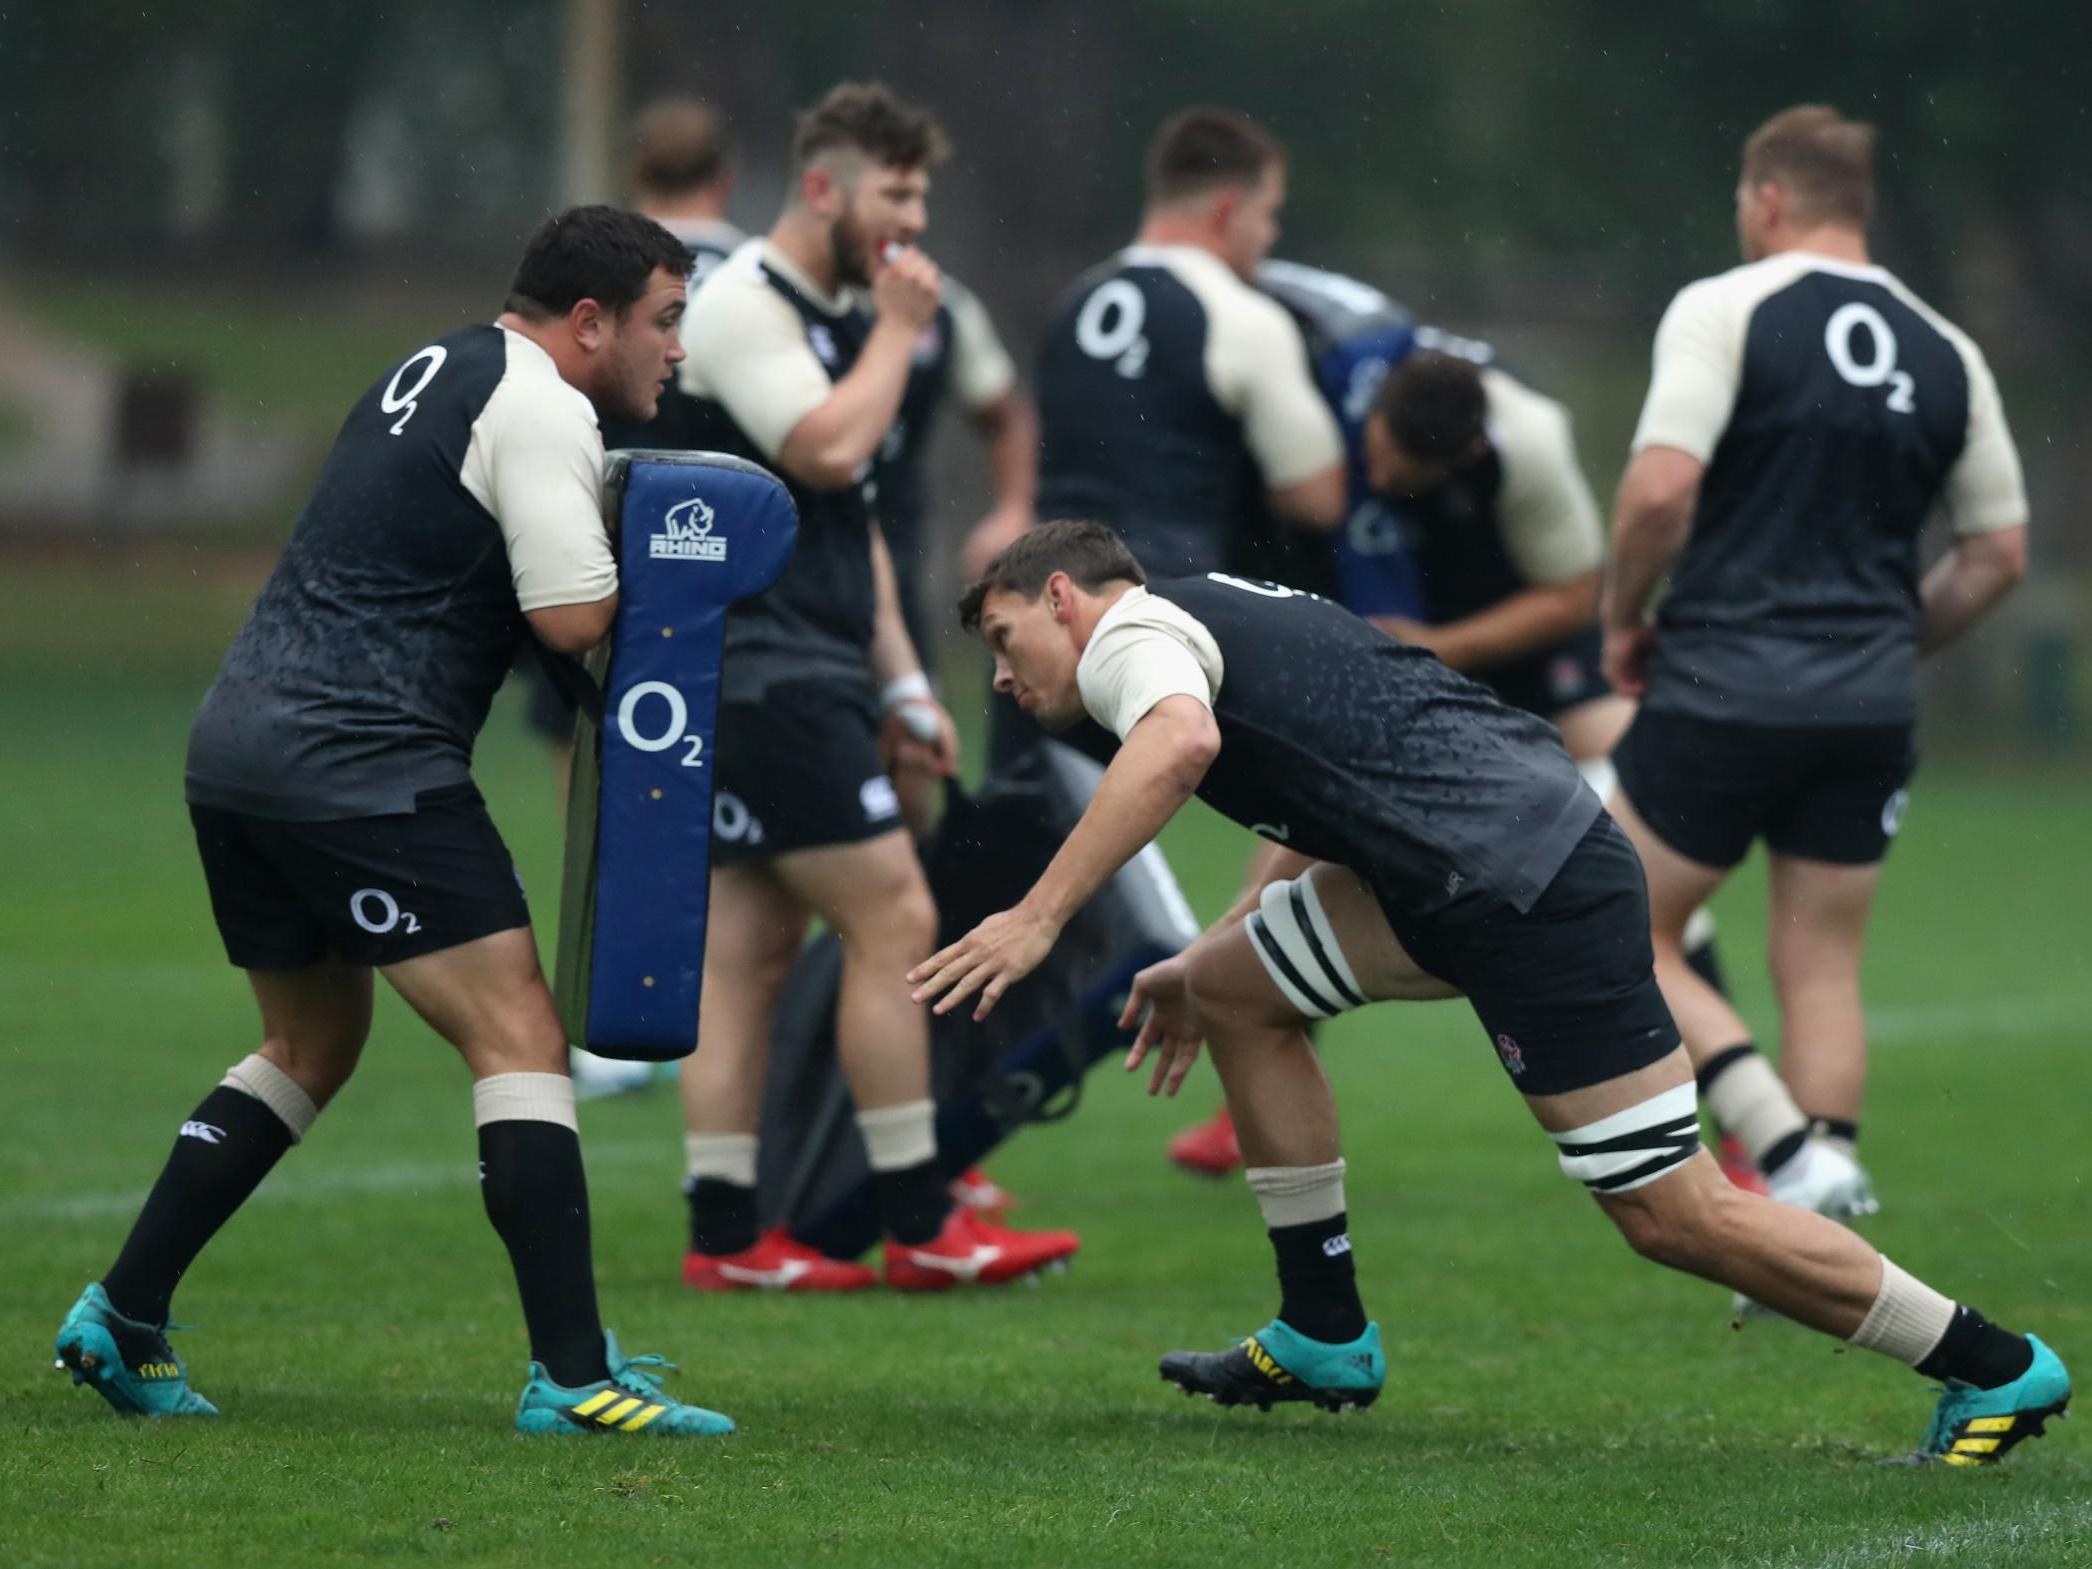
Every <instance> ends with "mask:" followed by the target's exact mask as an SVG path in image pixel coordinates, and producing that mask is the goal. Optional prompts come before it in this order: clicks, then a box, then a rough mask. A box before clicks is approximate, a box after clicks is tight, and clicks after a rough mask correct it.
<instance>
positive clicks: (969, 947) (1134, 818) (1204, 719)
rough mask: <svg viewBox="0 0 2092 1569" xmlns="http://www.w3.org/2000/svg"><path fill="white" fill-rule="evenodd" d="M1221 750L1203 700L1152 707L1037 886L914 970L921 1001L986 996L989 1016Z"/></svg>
mask: <svg viewBox="0 0 2092 1569" xmlns="http://www.w3.org/2000/svg"><path fill="white" fill-rule="evenodd" d="M1219 755H1220V728H1219V726H1218V725H1216V724H1215V723H1214V720H1213V711H1212V710H1211V709H1209V708H1208V707H1206V705H1205V704H1204V703H1201V702H1200V701H1199V700H1198V699H1197V698H1195V697H1189V696H1186V695H1184V694H1182V693H1178V694H1175V695H1172V696H1169V697H1165V698H1164V699H1163V700H1162V701H1161V702H1159V703H1157V704H1156V705H1155V706H1154V707H1153V708H1151V709H1149V710H1148V712H1147V714H1146V715H1145V716H1143V717H1142V719H1141V720H1140V722H1139V723H1138V724H1136V725H1134V726H1133V728H1132V729H1131V730H1129V731H1128V732H1127V734H1126V739H1125V742H1124V743H1123V744H1122V745H1121V746H1120V747H1119V751H1118V755H1117V756H1116V757H1114V758H1113V759H1112V760H1111V766H1110V767H1109V768H1107V769H1106V770H1105V771H1104V778H1103V780H1102V781H1101V782H1100V783H1099V784H1098V786H1097V793H1096V795H1095V796H1093V797H1092V798H1091V800H1090V804H1089V808H1088V810H1086V811H1085V812H1084V813H1083V814H1082V820H1081V821H1080V822H1078V823H1077V824H1076V825H1075V829H1074V832H1072V833H1070V834H1069V835H1068V839H1067V842H1066V843H1065V844H1063V845H1062V846H1061V847H1060V852H1059V853H1058V854H1057V855H1055V856H1054V858H1053V860H1052V862H1051V864H1049V865H1048V866H1047V868H1046V870H1045V871H1044V872H1043V873H1042V874H1041V875H1040V877H1039V880H1038V882H1036V883H1035V884H1033V885H1032V890H1031V892H1030V893H1028V894H1026V895H1025V896H1024V898H1023V900H1022V902H1020V903H1019V904H1018V905H1016V906H1015V907H1014V908H1013V909H1008V910H1004V911H1002V912H1001V913H1000V914H996V915H991V916H989V917H988V918H987V919H986V920H985V921H983V922H981V924H980V925H978V926H976V927H975V928H974V929H973V930H972V931H970V932H968V933H967V934H966V935H965V936H964V937H961V938H960V939H959V940H958V941H957V942H955V943H953V944H952V945H951V946H950V947H949V948H945V949H943V950H942V951H940V952H938V953H934V954H932V955H930V957H929V958H927V959H925V960H924V961H923V962H922V963H921V964H918V965H917V966H916V967H915V968H914V969H912V970H910V971H909V972H908V981H909V984H910V985H912V986H913V987H914V988H915V991H914V992H913V994H912V996H913V1000H914V1001H916V1002H930V1003H934V1007H935V1011H936V1012H937V1013H940V1014H945V1013H950V1012H951V1011H952V1010H953V1009H954V1008H956V1007H958V1006H959V1004H960V1003H962V1002H964V1001H965V1000H966V999H967V998H968V997H971V996H973V995H974V994H975V993H976V992H978V993H980V1002H979V1004H978V1005H977V1006H976V1007H975V1008H974V1010H973V1016H974V1018H976V1019H985V1018H986V1017H987V1016H988V1013H989V1010H991V1009H992V1008H993V1007H994V1006H995V1004H996V1003H997V1002H998V1001H1000V1000H1001V998H1002V994H1003V993H1004V992H1006V991H1008V990H1009V989H1010V987H1012V986H1014V985H1015V984H1016V983H1017V982H1018V981H1021V980H1022V979H1024V977H1025V976H1027V975H1029V974H1030V973H1031V972H1032V971H1033V970H1035V969H1037V968H1038V966H1039V963H1040V961H1042V960H1043V959H1044V958H1045V957H1046V955H1047V954H1048V953H1049V952H1051V951H1052V948H1053V944H1054V940H1055V939H1056V938H1057V937H1059V936H1060V933H1061V928H1062V927H1064V926H1066V925H1067V924H1068V922H1069V920H1070V919H1071V918H1072V917H1073V916H1074V914H1075V912H1076V911H1077V910H1079V909H1081V908H1082V906H1083V904H1084V903H1085V902H1087V901H1088V899H1089V898H1090V896H1091V895H1092V894H1094V893H1096V891H1097V890H1098V889H1099V888H1102V887H1103V886H1104V885H1105V883H1106V882H1108V881H1110V880H1111V878H1112V876H1113V875H1114V874H1115V873H1116V872H1117V871H1118V870H1119V868H1120V867H1122V866H1124V865H1125V864H1126V863H1127V862H1128V861H1130V860H1132V859H1133V857H1134V856H1136V855H1138V854H1139V853H1140V852H1141V850H1142V849H1143V848H1145V847H1146V846H1147V845H1148V844H1149V843H1151V842H1152V841H1153V840H1154V838H1155V836H1156V835H1157V834H1159V833H1161V832H1162V829H1163V827H1164V825H1165V824H1167V823H1168V822H1169V820H1170V819H1171V818H1172V817H1174V816H1176V814H1177V810H1178V808H1180V807H1182V806H1183V804H1184V803H1185V802H1186V801H1188V800H1190V799H1191V796H1192V792H1193V791H1195V790H1197V789H1198V787H1199V782H1200V781H1201V780H1202V779H1204V778H1205V777H1206V770H1207V769H1208V768H1210V767H1212V766H1213V759H1214V758H1216V757H1218V756H1219Z"/></svg>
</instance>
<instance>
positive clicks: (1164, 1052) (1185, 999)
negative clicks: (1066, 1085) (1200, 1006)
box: [1119, 953, 1205, 1095]
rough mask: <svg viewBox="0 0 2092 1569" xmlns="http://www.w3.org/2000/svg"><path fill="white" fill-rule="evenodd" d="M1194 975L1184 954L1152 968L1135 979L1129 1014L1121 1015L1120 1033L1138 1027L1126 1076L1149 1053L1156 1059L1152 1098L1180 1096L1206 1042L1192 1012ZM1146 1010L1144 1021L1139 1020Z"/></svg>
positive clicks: (1150, 1086) (1150, 1089)
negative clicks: (1190, 978)
mask: <svg viewBox="0 0 2092 1569" xmlns="http://www.w3.org/2000/svg"><path fill="white" fill-rule="evenodd" d="M1190 974H1191V966H1190V963H1189V961H1188V960H1187V959H1186V957H1185V955H1184V954H1181V953H1180V954H1178V955H1177V956H1176V957H1175V958H1173V959H1164V960H1163V961H1162V962H1161V963H1160V964H1151V965H1149V966H1148V967H1147V968H1146V969H1145V970H1142V971H1141V972H1140V974H1138V975H1136V976H1134V977H1133V989H1132V991H1131V992H1130V993H1129V994H1128V995H1127V998H1126V1011H1125V1012H1123V1013H1122V1014H1120V1015H1119V1028H1120V1029H1122V1030H1130V1029H1132V1028H1133V1027H1134V1026H1135V1025H1136V1024H1138V1025H1139V1026H1140V1034H1138V1035H1137V1036H1135V1037H1134V1039H1133V1047H1132V1049H1131V1050H1130V1051H1128V1052H1127V1053H1126V1071H1127V1072H1128V1073H1131V1072H1133V1070H1134V1069H1136V1068H1138V1067H1139V1066H1140V1065H1141V1064H1142V1063H1143V1062H1144V1061H1146V1060H1147V1058H1148V1056H1149V1054H1150V1053H1153V1054H1154V1056H1155V1071H1154V1072H1153V1073H1152V1074H1150V1075H1149V1076H1148V1093H1149V1094H1150V1095H1156V1094H1162V1095H1174V1094H1176V1093H1177V1091H1178V1090H1179V1089H1180V1088H1182V1086H1183V1084H1184V1076H1185V1075H1186V1074H1188V1073H1190V1072H1191V1069H1192V1065H1193V1064H1194V1063H1196V1062H1197V1061H1198V1060H1199V1047H1200V1046H1201V1045H1202V1044H1203V1042H1204V1039H1205V1037H1204V1036H1203V1035H1201V1034H1200V1032H1199V1027H1198V1021H1197V1019H1196V1018H1195V1017H1194V1016H1193V1014H1192V1011H1191V990H1190V986H1189V984H1188V981H1189V977H1190ZM1143 1011H1145V1012H1146V1014H1147V1017H1146V1018H1142V1017H1141V1014H1142V1012H1143Z"/></svg>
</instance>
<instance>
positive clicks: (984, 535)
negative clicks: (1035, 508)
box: [959, 506, 1032, 583]
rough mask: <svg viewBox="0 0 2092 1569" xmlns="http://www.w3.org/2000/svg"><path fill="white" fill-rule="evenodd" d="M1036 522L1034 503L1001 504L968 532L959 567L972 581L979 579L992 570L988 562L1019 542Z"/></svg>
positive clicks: (960, 550)
mask: <svg viewBox="0 0 2092 1569" xmlns="http://www.w3.org/2000/svg"><path fill="white" fill-rule="evenodd" d="M1031 526H1032V510H1031V508H1030V507H1022V506H1001V507H997V508H996V509H995V510H994V511H993V512H991V513H989V514H988V515H987V516H986V517H984V518H982V519H981V520H980V522H978V523H976V524H974V526H973V532H972V533H970V534H968V535H967V536H966V543H965V544H964V545H962V546H960V548H959V570H960V571H961V572H963V573H965V575H966V581H967V582H969V583H976V582H979V581H980V579H981V575H982V574H983V573H985V572H986V571H987V570H988V563H989V562H991V561H993V560H994V559H995V558H996V557H997V556H999V555H1001V554H1002V553H1003V551H1004V550H1006V549H1007V548H1008V547H1009V546H1011V545H1013V544H1015V543H1016V542H1017V538H1018V536H1019V535H1021V534H1022V533H1023V532H1024V531H1025V530H1026V529H1028V528H1030V527H1031Z"/></svg>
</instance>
